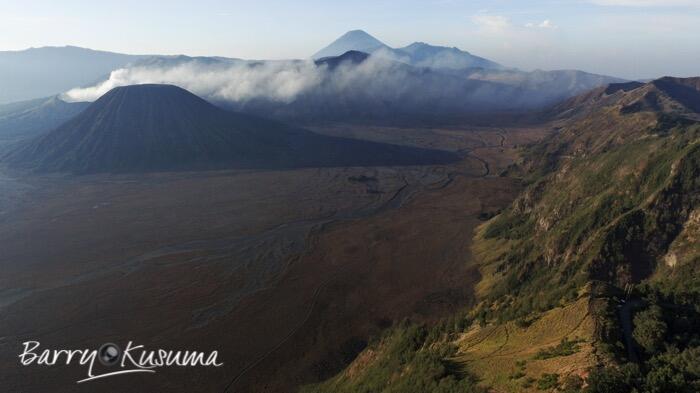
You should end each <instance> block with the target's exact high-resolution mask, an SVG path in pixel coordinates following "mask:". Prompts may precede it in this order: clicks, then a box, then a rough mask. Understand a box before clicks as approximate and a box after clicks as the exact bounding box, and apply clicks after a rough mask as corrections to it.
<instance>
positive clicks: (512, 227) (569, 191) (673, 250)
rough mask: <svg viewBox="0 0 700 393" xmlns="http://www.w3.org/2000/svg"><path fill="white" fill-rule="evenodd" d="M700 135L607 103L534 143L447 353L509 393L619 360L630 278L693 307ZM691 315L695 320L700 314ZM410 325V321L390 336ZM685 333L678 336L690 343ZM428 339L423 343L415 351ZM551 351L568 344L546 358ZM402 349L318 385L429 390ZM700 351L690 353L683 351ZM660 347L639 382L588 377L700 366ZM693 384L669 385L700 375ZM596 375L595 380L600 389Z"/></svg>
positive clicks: (378, 350)
mask: <svg viewBox="0 0 700 393" xmlns="http://www.w3.org/2000/svg"><path fill="white" fill-rule="evenodd" d="M699 141H700V125H699V124H697V123H693V122H688V121H686V120H683V119H679V118H677V117H673V116H667V115H659V114H658V113H652V112H648V111H647V112H645V111H638V112H629V111H622V110H621V109H620V107H609V106H608V107H605V108H602V109H600V110H598V111H597V112H596V113H595V114H593V115H592V116H588V117H585V118H583V119H580V120H577V121H574V122H569V123H566V124H565V127H564V128H563V129H562V130H561V132H560V133H559V134H558V135H556V136H554V137H553V138H552V139H550V140H549V141H548V142H546V143H542V144H538V145H536V146H534V147H531V148H530V150H529V151H528V152H526V160H525V162H524V163H523V164H522V165H521V166H520V167H519V168H516V170H514V171H512V172H511V173H518V174H520V175H521V176H523V177H524V178H525V179H526V181H528V182H529V183H530V186H529V187H528V189H527V190H526V191H525V192H524V193H523V194H522V195H521V196H520V197H519V198H518V200H516V201H515V202H514V203H513V205H512V206H511V208H510V209H508V210H506V211H504V212H503V213H501V214H500V215H499V216H497V217H495V218H494V219H492V220H491V221H490V222H489V223H487V224H486V225H484V226H482V227H481V228H480V230H479V231H478V232H477V234H476V236H475V242H474V253H475V256H476V259H477V261H478V263H479V264H480V270H481V272H482V275H483V279H482V281H481V283H480V284H479V285H478V287H477V292H478V295H479V296H480V298H481V300H482V301H481V304H480V305H479V306H478V307H477V308H476V309H474V310H471V311H470V312H469V313H468V314H467V315H466V316H465V317H458V318H457V322H458V323H457V324H456V325H455V327H454V329H453V330H451V331H450V332H447V333H445V334H446V338H445V343H444V344H442V345H444V346H447V347H446V348H452V349H450V350H446V352H444V357H443V358H442V359H443V362H449V364H451V365H452V367H455V366H456V367H457V368H458V369H459V370H461V373H466V372H470V373H474V374H475V376H476V378H477V379H479V380H480V383H479V385H480V386H489V387H491V388H492V389H494V390H495V391H497V392H521V391H538V390H550V391H551V390H553V389H554V388H555V387H562V386H564V385H567V384H569V382H571V380H572V379H569V380H567V381H566V383H564V380H565V378H566V376H567V375H572V376H573V375H578V376H581V377H587V375H588V371H589V370H591V367H593V366H596V365H599V364H611V362H614V361H615V356H617V355H619V353H620V352H624V346H622V344H621V343H619V342H615V341H616V340H618V339H619V332H620V330H621V329H620V326H618V325H617V324H616V322H615V319H616V316H615V315H616V314H615V313H616V311H615V309H614V299H615V296H616V295H617V294H620V293H621V292H622V289H623V288H624V287H626V286H627V285H628V284H635V283H638V282H640V281H645V280H646V281H648V282H650V283H651V285H656V286H657V287H660V288H662V289H661V290H662V291H665V292H664V293H667V294H668V293H670V295H669V297H670V298H673V296H675V295H679V296H681V298H682V299H685V300H684V301H685V302H686V303H682V304H683V305H682V307H686V308H687V307H688V305H689V304H692V299H695V298H698V297H693V296H695V295H693V294H696V295H697V294H698V293H700V288H698V287H699V286H698V284H697V283H698V282H700V280H698V272H700V262H699V258H698V255H700V246H698V244H700V242H698V239H700V231H699V230H698V228H700V213H698V205H700V204H699V203H698V195H699V194H700V193H699V191H700V180H698V179H700V176H699V174H700V143H699ZM687 298H689V299H691V300H690V301H688V300H687ZM666 301H668V300H666ZM667 314H668V313H667ZM691 314H692V313H691ZM669 315H670V314H669ZM686 319H688V320H690V322H689V323H693V322H692V321H693V319H692V316H691V317H688V318H686ZM447 325H450V322H447ZM467 326H471V327H470V328H467ZM402 332H403V330H402V329H401V328H399V329H398V330H395V331H394V333H393V334H392V335H390V336H389V337H401V336H402V334H404V333H402ZM672 333H673V329H670V333H669V334H672ZM690 339H692V337H691V338H690ZM562 340H581V342H578V343H577V344H575V347H576V350H575V351H573V352H572V351H564V350H562V348H563V347H564V346H563V344H567V345H568V346H569V347H570V346H571V345H570V342H564V343H562ZM683 340H685V341H683ZM683 340H676V341H677V342H674V345H688V342H689V341H688V339H686V338H683ZM454 346H456V349H454ZM427 351H429V347H426V346H421V347H416V348H415V350H414V351H413V352H411V353H412V355H411V356H417V355H418V354H420V353H426V352H427ZM615 351H617V352H618V353H617V354H615ZM540 352H546V353H555V354H557V356H551V357H550V356H544V357H545V358H543V357H542V356H538V353H540ZM391 353H392V350H391V349H388V347H387V346H386V345H377V346H372V347H370V349H368V350H367V351H365V352H364V353H363V355H361V356H360V357H359V358H358V360H356V361H355V363H353V365H352V366H351V367H350V368H348V369H347V370H346V371H345V372H344V373H342V374H341V375H339V376H337V377H336V378H334V379H333V380H331V381H328V382H326V383H324V384H321V385H318V386H316V387H315V390H312V391H315V392H322V391H329V392H330V391H339V392H342V391H366V392H374V391H406V392H409V391H430V390H393V389H392V386H393V387H395V386H396V385H397V384H398V383H400V382H401V381H405V380H406V379H407V377H406V376H407V375H411V374H412V373H416V372H417V371H416V370H415V369H414V368H412V367H411V366H410V365H409V366H407V364H401V365H400V366H399V365H397V364H396V363H391V362H382V361H379V360H377V359H382V357H383V356H388V357H389V358H391V357H392V356H393V355H391ZM694 353H695V352H692V353H691V354H686V353H685V352H684V353H683V354H682V359H688V358H691V359H692V356H694V355H693V354H694ZM662 355H663V356H666V357H665V358H663V359H661V360H658V361H655V362H656V363H653V364H651V365H649V366H646V365H642V368H643V369H646V370H648V371H649V375H652V377H647V379H649V378H651V379H650V380H649V381H646V382H645V380H644V378H645V377H643V376H640V375H641V374H639V373H640V371H639V370H640V369H639V367H638V366H636V365H635V366H634V367H636V369H635V370H637V371H635V372H634V373H632V374H634V375H636V376H635V378H637V380H636V382H634V383H632V382H629V381H626V382H619V381H617V382H616V381H614V380H613V379H614V378H613V379H610V380H608V379H606V378H608V376H605V375H604V376H603V377H601V376H600V375H599V374H600V373H596V375H595V376H594V377H593V378H592V379H590V380H589V381H594V382H595V381H601V380H602V381H604V382H603V385H604V386H606V387H611V386H615V384H616V383H618V382H619V386H621V387H620V389H619V390H609V391H620V392H626V391H630V390H628V388H629V387H630V386H635V387H636V388H637V389H638V391H654V390H653V388H652V390H649V389H647V387H649V386H652V387H653V386H662V382H659V378H661V379H663V378H664V377H659V376H658V375H657V374H658V373H659V372H660V371H658V370H666V369H667V368H669V367H670V366H669V367H666V366H663V367H666V368H663V367H662V368H659V367H661V366H659V367H657V366H655V365H654V364H661V365H664V364H674V365H675V366H673V367H675V369H674V370H684V371H678V373H680V374H682V373H686V374H688V375H686V377H687V378H688V380H692V378H695V377H694V376H693V374H692V372H690V371H687V370H688V367H686V368H683V367H681V366H678V365H677V364H681V363H682V364H686V363H687V361H686V360H683V361H686V363H683V362H681V361H678V360H675V358H674V357H673V356H675V355H673V353H671V355H668V354H662ZM662 355H659V356H662ZM649 356H652V354H649ZM679 356H681V355H679ZM368 358H371V359H374V360H373V361H369V362H368V361H366V360H367V359H368ZM536 358H537V359H536ZM645 359H646V358H645ZM669 359H671V360H669ZM674 362H675V363H674ZM349 370H355V371H354V372H353V373H352V375H351V374H350V373H349ZM357 370H361V372H360V373H359V374H358V372H357ZM379 370H382V371H381V372H382V373H383V375H385V378H382V379H381V384H379V385H368V384H367V381H368V380H367V377H366V376H368V375H374V373H377V372H379ZM555 373H556V374H557V375H553V374H555ZM635 373H636V374H635ZM655 373H656V374H655ZM642 374H643V373H642ZM451 375H453V374H451ZM458 375H464V374H458ZM676 377H677V376H674V375H672V376H670V377H668V378H671V379H673V378H676ZM611 378H612V377H611ZM408 379H410V378H408ZM468 379H469V380H471V377H469V378H468ZM618 379H624V378H623V377H620V378H618ZM677 379H678V378H676V380H677ZM552 381H554V382H552ZM573 381H574V382H576V379H575V378H573ZM676 382H677V381H676ZM676 382H674V383H676ZM684 383H685V382H682V383H676V385H672V384H669V385H668V386H676V387H678V386H685V385H688V386H691V385H689V383H685V385H684ZM645 384H646V385H645ZM572 385H576V383H572ZM370 386H372V388H369V387H370ZM470 386H471V385H470ZM595 386H599V385H594V386H593V387H589V388H588V389H589V391H600V390H595V389H596V387H595ZM591 389H593V390H591ZM569 391H579V389H577V388H575V387H574V388H572V389H571V390H569Z"/></svg>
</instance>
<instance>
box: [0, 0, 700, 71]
mask: <svg viewBox="0 0 700 393" xmlns="http://www.w3.org/2000/svg"><path fill="white" fill-rule="evenodd" d="M0 6H2V7H3V10H4V12H3V14H2V15H0V50H3V51H4V50H23V49H27V48H30V47H44V46H66V45H70V46H78V47H85V48H90V49H95V50H104V51H111V52H119V53H129V54H162V55H175V54H184V55H190V56H224V57H236V58H244V59H303V58H308V57H309V56H311V55H312V54H313V53H315V52H316V51H318V50H319V49H321V48H323V47H324V46H326V45H328V44H329V43H330V42H332V41H333V40H335V39H336V38H338V37H339V36H340V35H342V34H343V33H345V32H346V31H348V30H354V29H362V30H364V31H366V32H368V33H369V34H371V35H373V36H374V37H376V38H377V39H379V40H381V41H383V42H384V43H386V44H387V45H389V46H391V47H402V46H406V45H408V44H411V43H413V42H416V41H422V42H427V43H430V44H433V45H442V46H450V47H451V46H455V47H458V48H460V49H462V50H465V51H469V52H471V53H473V54H475V55H478V56H482V57H485V58H488V59H490V60H493V61H496V62H499V63H501V64H504V65H506V66H509V67H517V68H520V69H523V70H533V69H545V70H554V69H579V70H584V71H587V72H592V73H599V74H605V75H611V76H617V77H622V78H628V79H650V78H657V77H660V76H665V75H672V76H681V77H684V76H696V75H698V74H700V72H699V70H698V69H697V64H698V63H700V49H699V47H698V46H697V42H698V39H700V2H698V1H694V0H671V1H657V0H580V1H556V0H537V1H533V2H528V4H522V2H518V1H498V2H487V1H459V0H432V1H419V0H410V1H405V2H392V1H383V2H371V1H368V0H359V1H355V2H353V3H352V4H326V3H324V2H321V1H317V0H311V1H304V2H291V1H286V0H278V1H274V2H263V3H255V4H250V3H244V2H237V3H235V4H228V2H223V1H219V0H202V1H198V2H193V1H178V2H172V3H165V2H150V3H148V4H144V3H140V2H136V1H132V0H128V1H126V2H122V3H120V5H118V6H116V5H110V4H91V3H90V2H86V1H67V2H62V3H61V4H55V3H53V2H49V1H46V0H41V1H36V2H33V3H32V4H12V3H10V2H7V1H0ZM86 32H89V33H90V34H86Z"/></svg>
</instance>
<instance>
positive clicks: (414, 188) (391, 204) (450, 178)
mask: <svg viewBox="0 0 700 393" xmlns="http://www.w3.org/2000/svg"><path fill="white" fill-rule="evenodd" d="M497 135H498V136H500V138H501V141H500V143H499V144H496V145H488V144H486V143H484V145H483V146H480V147H478V148H479V149H488V148H498V147H501V148H502V147H504V144H505V141H506V137H505V136H504V135H503V134H502V133H497ZM475 149H476V148H468V149H462V150H459V151H458V153H460V154H464V157H465V158H467V157H469V158H473V159H476V160H478V161H479V162H481V163H482V165H483V166H484V173H482V174H480V175H476V176H469V175H467V174H465V173H464V172H457V171H454V172H449V173H448V174H447V180H446V181H444V183H443V184H441V185H440V186H439V187H437V188H432V187H430V186H429V185H428V186H421V185H420V184H417V185H411V184H410V183H409V182H408V181H407V180H406V179H405V177H404V178H403V179H402V180H403V182H404V185H403V186H401V187H400V188H399V189H398V190H397V191H396V192H395V193H394V195H393V196H392V197H391V198H389V200H387V201H386V202H385V203H384V204H382V205H381V206H379V207H378V208H376V209H373V211H371V212H362V213H364V214H362V213H361V214H357V215H352V217H344V218H336V219H331V220H328V221H326V222H324V223H321V224H320V227H321V228H323V227H325V226H327V225H331V224H335V223H338V222H347V221H354V220H357V219H361V218H365V217H368V216H372V215H375V214H379V213H382V212H385V211H388V210H393V209H399V208H401V207H402V206H403V204H404V203H405V202H406V201H408V200H409V199H410V198H411V197H412V196H413V195H414V194H415V193H416V192H418V191H420V190H425V191H435V190H441V189H444V188H446V187H448V186H449V185H450V184H452V183H453V182H454V180H455V179H456V178H457V177H460V176H461V177H476V178H484V177H487V176H489V174H490V172H491V170H490V167H489V164H488V162H487V161H486V160H484V159H483V158H481V157H479V156H477V155H475V154H474V153H473V150H475ZM344 270H345V269H344V268H340V269H339V270H338V271H336V272H335V273H334V274H333V275H332V276H331V277H329V278H328V279H326V280H324V281H323V282H322V283H321V284H320V285H319V286H318V287H317V288H316V290H315V291H314V294H313V296H312V300H311V305H310V307H309V309H308V311H307V313H306V315H305V317H304V319H303V320H302V321H301V322H300V323H299V324H298V325H297V326H296V327H295V328H294V329H292V330H291V331H290V332H289V333H288V334H287V335H285V336H284V337H283V338H282V339H281V340H280V342H278V343H277V344H276V345H275V346H274V347H272V348H270V349H269V350H268V351H267V352H265V353H264V354H263V355H261V356H260V357H259V358H258V359H256V360H254V361H253V362H251V363H250V364H248V365H247V366H245V367H244V368H243V369H242V370H241V371H240V372H239V373H238V374H237V375H236V376H234V377H233V379H231V381H230V382H229V383H228V384H227V385H226V387H225V388H224V390H223V392H224V393H226V392H230V391H231V390H230V389H231V388H232V387H233V386H234V385H235V384H236V382H238V381H240V380H241V378H243V377H244V376H245V375H246V374H247V373H248V372H249V371H250V370H252V369H254V368H255V367H256V366H257V365H259V364H260V363H262V362H263V361H264V360H265V359H267V358H268V357H269V356H270V355H272V354H273V353H275V351H277V350H278V349H279V348H281V347H282V346H283V345H284V344H286V343H287V342H288V341H289V340H290V339H291V338H292V337H294V335H295V334H296V333H298V332H299V331H300V330H301V329H302V328H303V327H304V325H305V324H306V323H307V322H308V321H309V319H310V318H311V316H312V315H313V311H314V309H315V308H316V304H317V303H318V298H319V296H320V295H321V293H322V292H323V290H324V289H325V288H326V287H327V286H328V284H330V283H331V282H332V281H333V280H335V279H336V278H337V277H338V276H339V275H340V274H341V273H342V272H343V271H344ZM506 334H508V332H507V330H506ZM507 342H508V340H507V339H506V342H505V343H504V344H503V346H505V345H506V344H507ZM500 349H502V347H501V348H499V349H497V350H496V351H494V353H495V352H498V351H499V350H500Z"/></svg>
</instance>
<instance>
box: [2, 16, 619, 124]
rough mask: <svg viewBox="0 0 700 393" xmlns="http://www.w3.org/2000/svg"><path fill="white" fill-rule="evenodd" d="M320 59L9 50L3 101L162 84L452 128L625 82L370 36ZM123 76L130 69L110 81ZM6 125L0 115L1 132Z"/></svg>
mask: <svg viewBox="0 0 700 393" xmlns="http://www.w3.org/2000/svg"><path fill="white" fill-rule="evenodd" d="M314 58H315V59H316V60H315V61H308V60H289V61H247V60H241V59H231V58H224V57H189V56H130V55H121V54H116V53H110V52H99V51H92V50H88V49H82V48H75V47H64V48H39V49H30V50H27V51H21V52H0V86H3V89H2V91H1V92H0V103H2V102H3V101H5V102H8V101H17V100H24V99H29V98H35V97H42V96H44V97H45V96H52V95H55V94H59V93H64V92H66V91H68V90H69V89H71V88H76V87H86V88H85V89H78V90H77V92H76V93H75V94H69V95H68V96H62V97H63V98H64V100H66V101H93V100H95V99H96V98H98V97H99V96H100V95H101V94H104V93H105V92H106V91H108V90H109V89H111V88H112V87H116V86H124V85H133V84H142V83H161V84H174V85H177V86H180V87H183V88H185V89H187V90H189V91H192V92H193V93H195V94H197V95H199V96H201V97H202V98H204V99H206V100H208V101H210V102H213V103H216V104H217V105H219V106H222V107H226V108H228V109H233V110H235V111H239V112H245V113H250V114H254V115H258V116H263V117H273V118H277V119H279V120H283V121H290V122H299V123H304V122H313V121H348V120H353V121H360V122H375V121H383V122H407V121H408V122H410V121H416V120H426V121H431V122H435V121H442V122H448V121H451V120H452V119H464V118H469V117H471V116H473V115H474V114H484V113H494V112H500V113H502V112H523V111H532V110H541V109H543V108H546V107H548V106H550V105H553V104H555V103H556V102H558V101H561V100H565V99H568V98H570V97H573V96H576V95H578V94H581V93H583V92H585V91H588V90H591V89H594V88H597V87H600V86H604V85H607V84H609V83H618V82H624V80H621V79H618V78H613V77H608V76H603V75H595V74H589V73H585V72H582V71H575V70H559V71H540V70H538V71H533V72H524V71H520V70H517V69H512V68H506V67H503V66H501V65H499V64H497V63H495V62H493V61H490V60H487V59H484V58H481V57H478V56H475V55H472V54H470V53H468V52H465V51H461V50H459V49H457V48H447V47H440V46H432V45H429V44H425V43H414V44H411V45H409V46H407V47H404V48H398V49H394V48H390V47H388V46H387V45H385V44H383V43H382V42H381V41H379V40H377V39H376V38H374V37H372V36H370V35H369V34H367V33H366V32H364V31H361V30H355V31H351V32H348V33H346V34H345V35H343V36H342V37H340V38H339V39H338V40H336V41H335V42H333V43H332V44H331V45H329V46H328V47H326V48H324V49H323V50H321V51H320V52H318V53H317V54H316V55H314ZM49 65H51V66H49ZM117 68H123V70H122V71H121V72H120V73H118V74H113V75H110V72H111V71H113V70H115V69H117ZM202 75H207V78H202V77H201V76H202ZM6 86H7V88H5V87H6ZM73 91H74V92H75V90H73ZM4 123H5V124H7V119H3V118H2V117H0V133H1V132H2V131H1V130H2V129H3V124H4ZM13 127H14V126H13ZM32 127H33V126H32Z"/></svg>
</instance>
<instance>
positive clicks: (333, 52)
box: [312, 30, 388, 59]
mask: <svg viewBox="0 0 700 393" xmlns="http://www.w3.org/2000/svg"><path fill="white" fill-rule="evenodd" d="M380 48H388V47H387V46H386V45H385V44H384V43H383V42H381V41H379V40H378V39H376V38H374V37H372V36H371V35H369V34H367V33H366V32H365V31H363V30H352V31H349V32H347V33H345V34H343V35H342V36H341V37H340V38H338V39H337V40H335V41H333V42H332V43H331V44H330V45H328V46H327V47H325V48H323V49H321V50H320V51H319V52H317V53H316V54H315V55H313V56H312V58H314V59H322V58H325V57H334V56H340V55H342V54H343V53H346V52H348V51H359V52H365V53H372V52H374V51H375V50H377V49H380Z"/></svg>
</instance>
